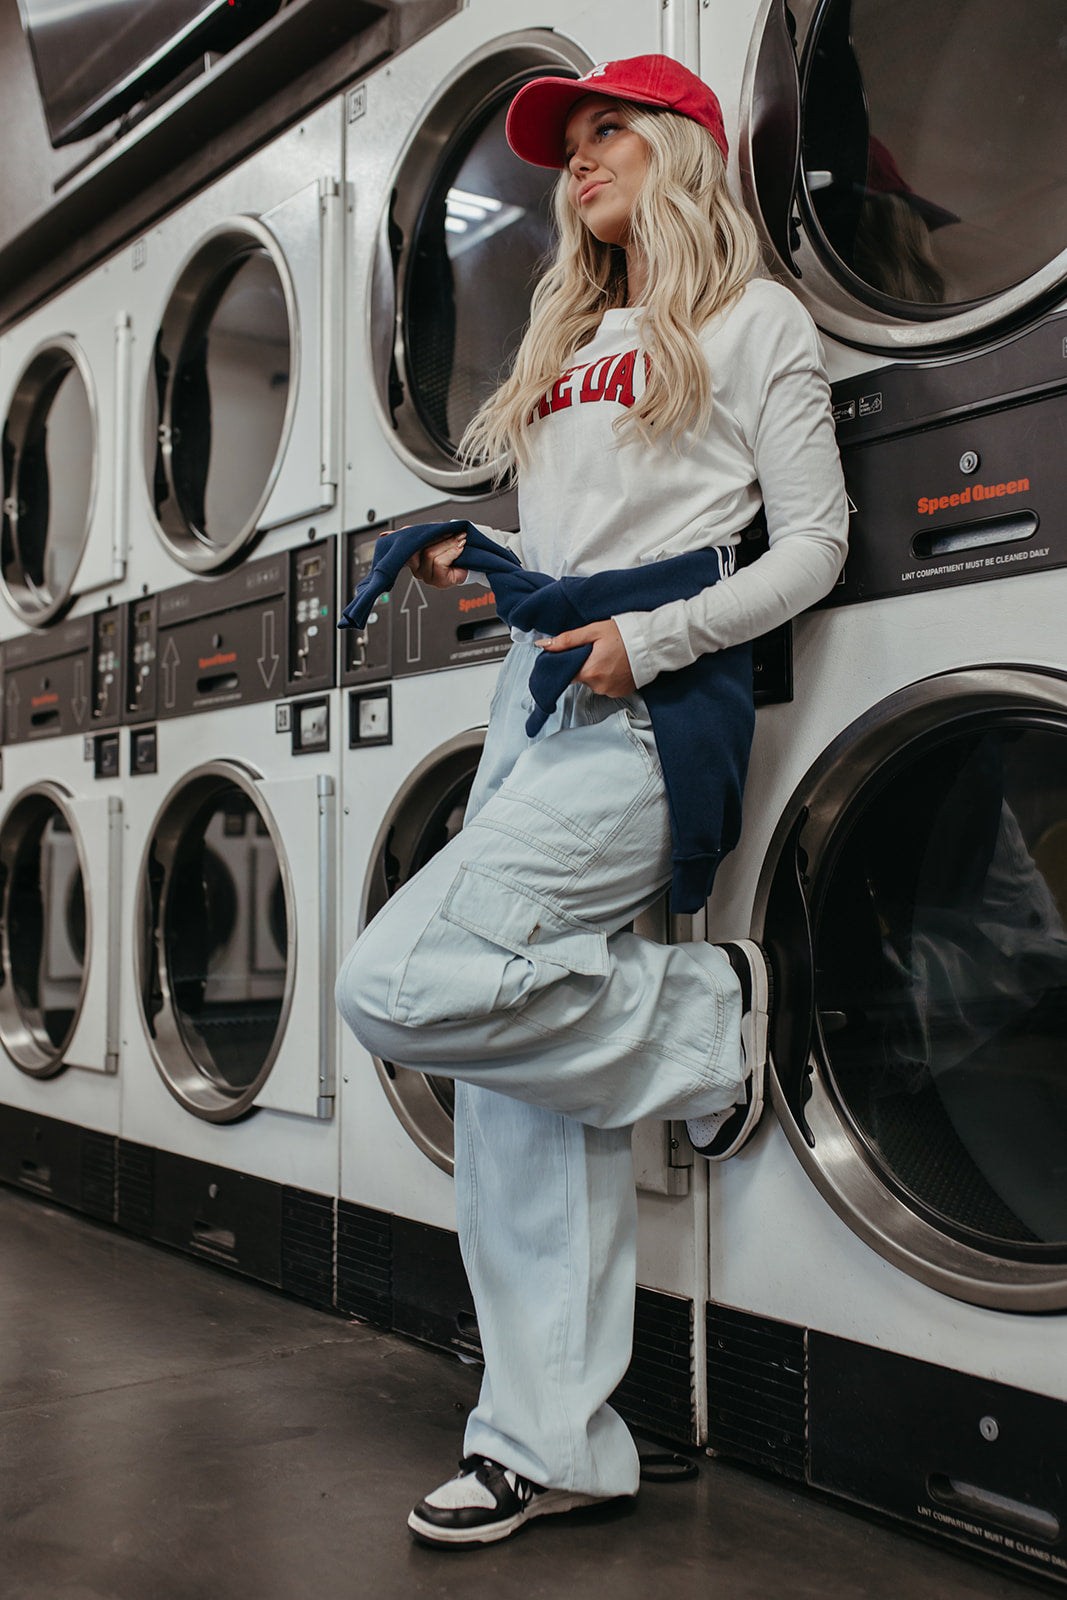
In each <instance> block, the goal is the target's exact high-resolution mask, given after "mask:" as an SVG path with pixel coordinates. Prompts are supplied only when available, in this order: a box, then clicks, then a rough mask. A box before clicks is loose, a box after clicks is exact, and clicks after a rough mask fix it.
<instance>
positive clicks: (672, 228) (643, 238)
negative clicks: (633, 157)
mask: <svg viewBox="0 0 1067 1600" xmlns="http://www.w3.org/2000/svg"><path fill="white" fill-rule="evenodd" d="M618 115H619V120H620V121H621V122H622V123H623V125H624V126H625V127H627V128H631V129H633V131H634V132H635V133H637V134H639V135H640V136H641V138H642V139H643V140H644V141H645V144H646V145H647V146H648V160H649V165H648V172H647V174H646V177H645V181H644V183H643V184H642V186H641V189H640V192H639V194H638V197H637V200H636V202H635V204H634V208H633V213H632V216H631V230H632V239H633V242H634V243H635V244H637V245H638V246H639V247H640V248H641V250H642V251H643V252H644V257H645V261H646V262H647V269H648V276H647V280H646V289H645V296H644V299H645V305H644V308H643V310H642V311H641V315H640V317H639V320H638V323H637V334H638V338H639V339H640V341H641V343H642V345H643V346H644V349H645V351H646V352H647V354H648V357H649V361H650V364H651V365H650V371H649V377H648V382H647V385H646V387H645V392H644V394H643V395H642V396H641V399H640V401H639V402H638V403H637V404H636V405H635V406H634V407H633V408H632V409H631V410H628V411H627V412H626V414H625V415H624V416H622V417H620V418H619V419H618V420H617V421H616V422H615V424H614V426H615V430H616V432H617V433H618V434H619V435H620V442H623V440H625V439H626V438H627V437H629V438H633V437H635V436H636V437H638V438H640V439H643V440H644V441H645V442H646V443H647V444H658V443H660V442H666V443H667V444H668V445H669V446H670V447H671V448H672V449H674V450H676V451H677V450H680V448H681V446H682V443H683V440H684V436H685V434H686V433H687V432H689V431H703V429H705V428H706V427H707V425H708V422H709V420H710V417H711V412H712V375H711V372H710V370H709V368H708V363H707V358H706V356H705V355H704V351H703V349H702V348H701V344H700V333H701V330H702V329H703V328H704V327H705V325H706V324H707V323H708V322H710V320H711V318H712V317H714V316H716V315H717V314H718V313H719V312H720V311H723V310H725V308H726V307H727V306H729V305H730V304H731V302H732V301H733V300H734V299H736V297H737V296H738V295H739V294H740V293H741V290H742V289H743V288H744V285H745V284H746V283H747V282H748V280H749V278H751V277H752V275H753V273H754V272H755V270H756V267H757V265H758V263H759V246H758V243H757V237H756V230H755V228H754V227H753V224H752V222H751V220H750V218H749V217H748V215H747V214H746V213H745V212H744V211H743V210H742V209H741V207H740V206H738V204H737V203H736V201H735V200H734V198H733V196H732V195H731V193H730V191H729V189H728V187H727V184H726V163H725V161H724V160H723V156H722V152H721V151H720V149H719V147H718V145H717V144H716V142H715V140H714V139H713V138H712V136H711V134H710V133H709V132H708V131H707V129H706V128H703V127H701V126H700V124H699V123H697V122H694V121H693V120H692V119H691V118H690V117H683V116H679V115H677V114H676V113H674V112H670V111H655V110H649V109H648V108H646V107H643V106H637V105H634V104H632V103H628V102H626V101H619V102H618ZM567 179H568V173H567V171H566V169H565V170H564V171H563V172H562V173H561V175H560V180H559V183H558V184H557V186H556V190H555V196H554V207H555V219H556V227H557V230H558V233H559V246H558V249H557V251H556V257H555V260H554V261H553V263H552V265H551V266H550V267H549V268H548V270H547V272H546V273H545V275H544V276H543V277H542V279H541V281H540V282H539V283H538V285H537V288H536V289H535V290H534V294H533V300H532V303H531V311H530V321H529V325H528V327H527V329H526V332H525V334H524V335H523V339H522V343H521V344H520V345H519V349H518V351H517V353H516V356H515V361H514V364H513V366H512V370H511V374H510V376H509V377H508V378H506V379H505V381H504V382H503V383H502V384H501V385H500V387H499V388H498V389H497V390H496V392H495V394H492V395H490V397H489V399H488V400H486V401H485V402H484V404H483V405H482V406H481V407H480V408H479V410H478V411H477V412H476V414H475V415H474V417H473V418H472V419H471V421H470V423H469V424H468V426H467V429H466V431H465V432H464V435H463V438H462V439H461V440H460V445H459V453H460V457H461V459H462V461H463V462H464V463H465V464H466V465H468V466H474V465H476V464H486V463H492V464H493V466H494V469H495V477H496V478H497V480H498V481H499V480H500V479H502V478H504V477H506V476H507V474H508V472H509V471H510V470H511V468H512V466H513V465H514V464H516V463H517V464H518V465H519V466H526V465H527V464H528V462H529V459H530V449H529V438H528V428H529V425H530V421H531V414H532V412H533V410H534V408H535V407H536V406H537V403H538V401H539V400H540V399H541V396H542V395H543V394H544V393H545V391H546V390H547V389H548V388H550V387H551V385H552V384H553V383H555V381H556V379H557V378H558V377H559V375H560V373H561V372H562V371H564V369H565V368H566V367H568V366H573V365H574V357H575V356H576V355H577V353H578V351H579V350H581V348H582V346H583V345H585V344H588V342H589V340H590V339H591V338H592V336H593V334H594V333H595V332H596V329H597V327H598V325H599V323H600V319H601V317H602V315H603V313H604V312H605V311H606V310H609V309H611V308H614V307H620V306H624V305H625V304H626V252H625V250H624V249H623V248H622V247H621V246H618V245H609V244H602V243H601V241H600V240H599V239H597V238H596V237H595V236H594V235H593V234H592V233H591V232H590V231H589V229H588V228H587V227H586V226H585V224H584V222H583V221H582V219H581V218H580V217H579V216H578V215H577V213H576V212H575V210H574V208H573V206H571V205H570V203H569V202H568V200H567Z"/></svg>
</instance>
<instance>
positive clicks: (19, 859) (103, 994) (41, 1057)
mask: <svg viewBox="0 0 1067 1600" xmlns="http://www.w3.org/2000/svg"><path fill="white" fill-rule="evenodd" d="M121 834H122V804H121V801H120V800H119V799H118V797H117V796H109V797H107V798H93V799H90V800H86V799H82V800H78V801H75V800H74V798H73V796H72V795H71V793H70V791H69V790H67V789H65V788H64V787H63V786H62V785H60V784H57V783H49V782H45V783H39V784H34V785H33V786H32V787H31V788H29V789H25V790H23V792H22V793H21V794H19V795H17V796H16V797H15V799H14V800H13V801H12V803H11V805H10V806H9V808H8V810H7V813H6V815H5V816H4V819H3V822H2V823H0V908H2V909H0V1043H2V1044H3V1047H4V1049H5V1050H6V1052H7V1054H8V1055H9V1056H10V1058H11V1060H12V1061H13V1062H14V1063H15V1065H16V1066H17V1067H19V1068H21V1070H22V1071H23V1072H25V1073H27V1074H29V1076H31V1077H35V1078H51V1077H54V1076H55V1075H56V1074H57V1073H58V1072H61V1071H62V1070H63V1068H64V1067H70V1066H76V1067H84V1068H86V1069H87V1070H89V1071H95V1072H114V1071H115V1069H116V1066H117V1064H118V1058H117V1049H118V1046H117V1027H116V1017H117V1007H118V992H117V990H118V976H119V963H118V960H117V959H116V958H115V955H114V946H115V944H116V942H117V938H118V928H119V916H118V901H119V890H120V873H119V869H120V848H121Z"/></svg>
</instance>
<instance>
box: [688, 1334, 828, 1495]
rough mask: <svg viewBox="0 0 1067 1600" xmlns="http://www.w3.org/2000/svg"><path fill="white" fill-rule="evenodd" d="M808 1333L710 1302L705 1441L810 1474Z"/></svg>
mask: <svg viewBox="0 0 1067 1600" xmlns="http://www.w3.org/2000/svg"><path fill="white" fill-rule="evenodd" d="M806 1366H807V1363H806V1357H805V1334H804V1329H803V1328H796V1327H794V1326H793V1325H792V1324H791V1323H788V1322H772V1321H771V1320H770V1319H769V1318H767V1317H753V1316H749V1315H748V1314H747V1313H745V1312H742V1311H731V1310H729V1309H728V1308H727V1307H726V1306H716V1305H709V1306H708V1443H709V1444H710V1445H711V1447H712V1449H714V1450H718V1451H719V1452H721V1454H722V1455H726V1456H738V1457H739V1458H740V1459H741V1460H742V1461H751V1462H753V1463H754V1464H755V1465H756V1466H758V1467H765V1468H767V1469H768V1470H769V1471H771V1472H778V1473H781V1474H782V1475H783V1476H784V1477H787V1478H799V1479H801V1480H803V1479H804V1478H805V1476H806V1473H805V1462H806V1456H807V1449H806V1444H807V1396H806Z"/></svg>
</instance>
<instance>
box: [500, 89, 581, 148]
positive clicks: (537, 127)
mask: <svg viewBox="0 0 1067 1600" xmlns="http://www.w3.org/2000/svg"><path fill="white" fill-rule="evenodd" d="M596 92H597V91H596V90H595V89H591V88H590V87H589V85H588V84H587V83H579V82H578V81H577V79H576V78H534V80H533V82H532V83H526V84H524V85H523V87H522V88H521V89H520V90H519V92H518V94H517V95H516V96H515V98H514V100H513V101H512V102H511V106H510V107H509V109H508V120H507V123H506V125H505V132H506V134H507V140H508V144H509V145H510V146H511V148H512V149H513V150H514V152H515V154H516V155H517V156H521V157H522V159H523V161H529V162H530V164H531V166H534V167H563V166H565V165H566V163H565V160H564V151H563V146H564V139H565V137H566V133H567V118H568V117H569V116H570V114H571V108H572V107H573V106H575V105H577V103H578V101H579V100H584V99H585V97H586V95H587V94H596Z"/></svg>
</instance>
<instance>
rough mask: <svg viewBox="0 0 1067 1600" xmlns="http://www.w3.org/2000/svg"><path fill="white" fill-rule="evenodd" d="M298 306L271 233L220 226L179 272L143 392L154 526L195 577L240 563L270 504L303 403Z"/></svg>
mask: <svg viewBox="0 0 1067 1600" xmlns="http://www.w3.org/2000/svg"><path fill="white" fill-rule="evenodd" d="M295 341H296V313H295V298H294V294H293V288H292V283H291V280H290V276H289V271H288V268H287V266H286V264H285V261H284V258H283V256H282V254H281V252H280V250H279V249H278V247H277V245H276V244H275V241H274V239H273V237H272V235H271V234H270V232H269V230H268V229H267V228H265V227H264V226H263V225H262V224H261V223H259V222H257V221H256V220H255V219H254V218H251V217H242V218H238V219H236V220H235V221H233V222H228V223H223V224H220V226H219V227H217V228H216V229H214V230H213V231H212V232H211V233H210V234H208V235H207V236H206V237H205V238H204V239H203V240H201V242H200V243H199V244H198V245H197V247H196V249H195V250H194V251H193V253H192V255H191V256H190V257H189V260H188V261H187V262H186V263H185V265H184V266H183V267H182V269H181V271H180V272H179V274H178V278H177V281H176V283H175V285H174V288H173V289H172V291H171V294H170V297H169V299H168V301H167V306H166V310H165V311H164V313H163V318H162V321H161V322H160V326H159V331H158V333H157V334H156V339H155V345H154V348H153V352H152V365H151V371H150V373H149V379H148V387H147V391H146V395H145V437H144V468H145V478H146V483H147V488H148V494H149V500H150V504H151V507H152V511H153V513H154V516H155V520H156V528H157V532H158V533H159V536H160V537H161V539H162V540H163V543H164V544H165V546H166V547H167V549H168V550H169V552H170V554H171V555H172V556H173V557H174V559H175V560H176V561H178V562H180V563H181V564H182V565H183V566H184V567H187V568H189V569H190V570H191V571H194V572H207V571H217V570H218V569H220V568H222V567H225V566H227V565H229V564H231V563H232V562H233V561H235V560H237V559H238V558H239V557H240V556H241V555H242V554H243V553H244V551H245V550H246V549H247V547H248V545H249V544H250V542H251V541H252V539H253V538H254V536H255V534H256V531H257V524H258V520H259V517H260V514H261V512H262V511H263V508H264V506H265V505H266V503H267V500H268V499H269V497H270V493H271V490H272V489H273V487H274V483H275V480H276V478H277V476H278V471H279V469H280V466H281V461H282V456H283V454H284V447H285V442H286V438H287V435H288V430H289V426H290V421H291V415H292V408H293V404H294V400H295V391H296V382H295V366H296V358H295Z"/></svg>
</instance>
